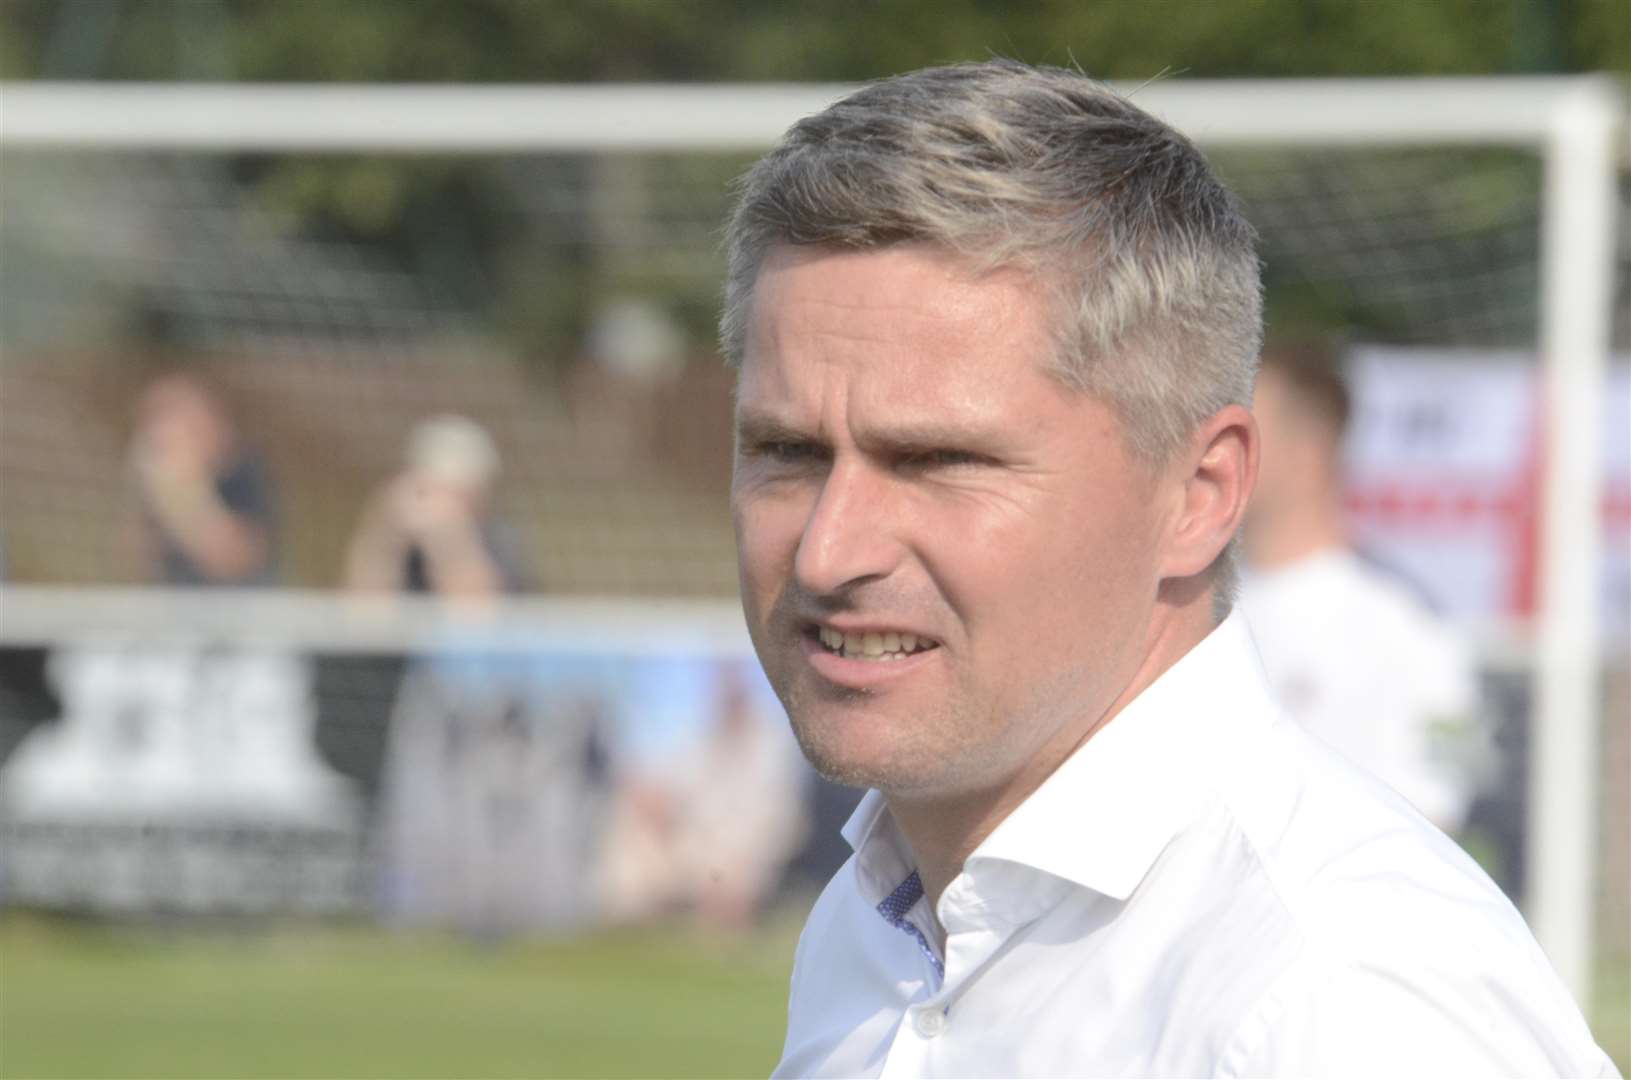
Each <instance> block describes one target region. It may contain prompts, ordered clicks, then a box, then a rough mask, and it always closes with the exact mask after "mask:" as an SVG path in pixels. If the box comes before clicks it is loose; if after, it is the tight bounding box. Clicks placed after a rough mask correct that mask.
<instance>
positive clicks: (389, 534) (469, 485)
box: [345, 415, 522, 601]
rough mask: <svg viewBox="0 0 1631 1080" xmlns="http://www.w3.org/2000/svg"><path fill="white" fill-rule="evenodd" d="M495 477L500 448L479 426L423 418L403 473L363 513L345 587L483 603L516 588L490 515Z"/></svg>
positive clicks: (509, 555)
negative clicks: (481, 601)
mask: <svg viewBox="0 0 1631 1080" xmlns="http://www.w3.org/2000/svg"><path fill="white" fill-rule="evenodd" d="M498 472H499V456H498V449H497V447H495V446H494V444H493V440H492V437H491V436H490V435H488V434H487V432H486V430H485V429H484V428H482V427H481V425H479V424H477V423H476V422H475V421H473V420H469V419H467V418H465V417H462V416H451V415H443V416H435V417H432V418H430V419H428V420H425V421H422V422H421V423H420V424H419V425H418V426H417V427H415V428H414V431H413V434H412V436H411V437H410V439H409V442H408V455H407V466H406V468H405V469H403V471H402V472H400V473H398V474H397V475H396V476H394V477H392V478H391V479H390V480H388V481H387V482H386V483H385V484H384V485H383V486H382V487H381V488H380V489H379V490H378V491H377V492H375V494H374V495H373V496H372V497H371V498H370V499H369V501H368V504H367V506H366V507H365V508H364V510H363V514H362V518H361V520H360V522H359V524H358V526H357V530H356V532H355V533H354V534H353V536H352V539H351V547H350V553H349V555H348V557H347V560H346V573H345V581H346V587H347V588H349V589H350V590H352V591H354V592H407V593H434V594H436V595H438V596H445V597H449V598H452V599H460V600H478V601H479V600H486V599H493V598H496V597H498V596H500V595H501V594H503V593H507V592H516V591H518V590H519V589H520V588H521V586H522V581H521V574H520V572H519V570H518V562H517V560H516V558H515V557H514V554H513V548H512V546H511V545H510V544H509V543H507V541H506V540H505V538H504V536H503V531H502V529H501V527H500V526H499V524H498V523H497V522H496V521H495V520H494V519H493V517H492V513H491V502H492V492H493V483H494V481H495V480H496V479H497V477H498Z"/></svg>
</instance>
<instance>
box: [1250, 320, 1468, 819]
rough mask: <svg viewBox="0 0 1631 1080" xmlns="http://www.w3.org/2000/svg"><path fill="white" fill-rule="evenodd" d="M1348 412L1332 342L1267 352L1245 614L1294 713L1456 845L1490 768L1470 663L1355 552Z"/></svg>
mask: <svg viewBox="0 0 1631 1080" xmlns="http://www.w3.org/2000/svg"><path fill="white" fill-rule="evenodd" d="M1350 410H1351V403H1350V399H1349V392H1348V387H1347V384H1346V382H1345V381H1344V379H1343V377H1342V373H1341V370H1340V367H1339V364H1338V357H1337V354H1336V350H1335V349H1334V348H1333V347H1332V346H1331V345H1330V344H1329V343H1327V342H1324V341H1318V340H1313V339H1310V340H1308V341H1300V342H1292V341H1286V342H1275V343H1271V344H1270V345H1269V346H1268V347H1267V348H1265V350H1264V353H1263V361H1262V368H1261V372H1260V374H1259V375H1258V379H1257V388H1256V394H1255V398H1254V402H1253V412H1254V413H1255V415H1256V417H1257V423H1258V426H1259V428H1260V430H1261V432H1262V438H1263V457H1262V462H1261V465H1260V467H1259V471H1258V478H1257V491H1256V494H1255V495H1254V496H1253V498H1252V502H1251V505H1250V507H1249V508H1248V511H1247V516H1246V531H1245V544H1246V556H1247V562H1248V566H1247V573H1246V575H1245V576H1244V578H1243V581H1242V591H1241V605H1242V607H1243V609H1244V610H1245V613H1246V617H1247V621H1248V623H1249V624H1250V626H1251V629H1252V634H1253V636H1254V637H1255V638H1256V640H1257V645H1258V649H1259V651H1260V652H1261V654H1262V657H1263V664H1264V667H1265V668H1266V669H1267V671H1268V676H1269V682H1270V683H1271V684H1272V686H1273V688H1274V691H1275V694H1276V696H1277V697H1278V698H1279V700H1280V703H1281V704H1282V705H1283V706H1284V707H1285V708H1286V709H1287V711H1289V712H1290V713H1291V714H1292V716H1293V717H1295V718H1296V720H1297V721H1298V722H1299V723H1300V724H1301V725H1302V726H1303V727H1304V728H1306V729H1307V730H1308V731H1310V732H1312V733H1313V734H1315V735H1316V736H1318V737H1319V738H1321V739H1322V740H1324V741H1325V742H1327V743H1329V744H1330V745H1331V746H1333V747H1335V748H1336V749H1337V750H1339V751H1340V752H1341V753H1342V754H1343V755H1344V756H1346V757H1347V758H1348V759H1349V760H1350V761H1352V762H1353V763H1354V764H1356V765H1359V766H1360V767H1361V768H1363V769H1365V770H1367V771H1369V772H1370V773H1372V774H1374V775H1375V776H1376V777H1378V778H1379V779H1381V780H1382V781H1383V782H1385V783H1386V784H1388V785H1389V786H1391V787H1392V788H1394V789H1395V790H1396V791H1398V792H1399V793H1400V794H1402V795H1404V796H1405V797H1406V798H1408V799H1409V800H1410V801H1411V802H1413V803H1415V804H1416V807H1417V808H1418V809H1419V810H1421V811H1422V812H1423V813H1424V814H1426V815H1427V816H1428V817H1429V818H1430V819H1432V821H1433V823H1434V824H1436V825H1438V826H1439V827H1440V828H1441V829H1444V830H1446V831H1447V832H1454V831H1456V830H1457V829H1458V828H1459V827H1460V826H1461V825H1462V823H1463V821H1464V820H1465V815H1466V812H1467V807H1468V805H1469V804H1470V802H1471V801H1472V797H1473V794H1474V788H1475V787H1476V782H1477V780H1478V777H1479V774H1480V772H1481V771H1482V766H1483V759H1484V757H1485V751H1484V747H1483V741H1482V740H1481V738H1480V737H1479V729H1478V726H1477V724H1476V723H1475V719H1476V713H1477V702H1478V693H1477V683H1476V679H1475V675H1474V670H1473V658H1472V653H1471V650H1470V649H1469V648H1468V646H1467V645H1466V643H1465V642H1463V641H1462V640H1461V639H1460V637H1458V636H1457V634H1456V633H1455V631H1454V629H1453V628H1452V627H1451V626H1449V625H1448V624H1446V623H1445V622H1443V621H1442V620H1440V619H1439V618H1438V617H1436V616H1435V615H1434V614H1433V613H1432V612H1431V611H1430V610H1428V608H1427V607H1426V605H1425V604H1424V603H1423V602H1422V601H1421V600H1419V599H1418V598H1417V597H1416V596H1415V595H1414V594H1413V593H1412V592H1411V591H1410V590H1409V589H1408V588H1407V587H1406V586H1405V585H1404V584H1403V583H1402V582H1400V581H1398V580H1396V579H1394V578H1393V577H1391V576H1389V575H1388V574H1386V573H1385V572H1383V571H1382V570H1380V569H1378V568H1377V567H1375V566H1373V565H1371V564H1369V563H1367V562H1366V561H1365V560H1364V559H1363V558H1361V557H1360V555H1359V554H1357V553H1356V552H1355V551H1354V550H1353V548H1352V547H1351V546H1350V545H1349V543H1348V537H1347V531H1346V527H1345V522H1344V513H1343V482H1342V443H1343V436H1344V434H1345V432H1346V430H1347V425H1348V416H1349V412H1350Z"/></svg>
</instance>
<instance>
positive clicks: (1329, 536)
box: [1246, 489, 1348, 570]
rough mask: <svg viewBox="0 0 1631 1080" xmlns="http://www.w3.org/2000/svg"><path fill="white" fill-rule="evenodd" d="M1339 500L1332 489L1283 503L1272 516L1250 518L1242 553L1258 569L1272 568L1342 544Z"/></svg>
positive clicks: (1344, 539) (1344, 534) (1344, 532)
mask: <svg viewBox="0 0 1631 1080" xmlns="http://www.w3.org/2000/svg"><path fill="white" fill-rule="evenodd" d="M1347 543H1348V536H1347V530H1346V529H1345V528H1344V526H1343V514H1342V500H1341V496H1340V495H1339V494H1337V493H1336V491H1335V490H1334V489H1330V490H1327V491H1325V492H1323V493H1321V494H1320V495H1319V496H1317V497H1313V498H1308V499H1296V500H1291V501H1289V502H1287V503H1286V504H1285V505H1284V506H1282V507H1280V508H1279V510H1278V511H1277V512H1276V513H1274V514H1272V515H1265V516H1262V517H1260V518H1259V520H1257V521H1254V522H1253V523H1252V526H1251V527H1250V528H1249V529H1247V530H1246V555H1247V558H1248V560H1249V561H1250V562H1251V564H1252V565H1253V566H1255V567H1257V568H1259V569H1262V570H1274V569H1278V568H1280V567H1283V566H1289V565H1290V564H1292V563H1295V562H1299V561H1301V560H1303V559H1306V558H1308V557H1309V556H1310V555H1317V554H1319V553H1320V552H1322V551H1329V550H1331V549H1333V548H1342V547H1346V546H1347Z"/></svg>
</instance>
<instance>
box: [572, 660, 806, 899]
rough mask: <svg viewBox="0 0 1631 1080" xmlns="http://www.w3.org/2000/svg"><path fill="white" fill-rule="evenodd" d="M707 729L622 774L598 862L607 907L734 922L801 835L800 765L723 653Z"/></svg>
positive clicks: (769, 884)
mask: <svg viewBox="0 0 1631 1080" xmlns="http://www.w3.org/2000/svg"><path fill="white" fill-rule="evenodd" d="M708 709H709V721H708V724H707V729H706V730H705V731H703V732H701V733H700V734H699V735H698V736H697V738H696V739H695V741H694V742H692V743H690V744H688V745H686V746H685V747H684V748H683V749H680V750H678V751H677V752H674V753H671V754H668V755H665V756H664V757H663V759H662V760H661V763H660V766H656V767H647V768H645V769H641V770H637V771H635V773H634V774H633V775H631V776H630V777H629V778H627V779H626V780H625V781H624V782H623V784H622V790H621V792H620V793H619V795H618V797H617V801H616V805H615V807H614V808H613V818H612V828H611V830H610V836H609V838H608V841H607V843H606V845H605V854H604V857H603V861H602V866H601V869H600V875H599V876H600V878H601V882H600V890H601V893H602V895H603V896H604V902H605V908H606V910H607V911H608V913H609V914H610V915H611V916H612V918H614V919H617V920H620V921H627V922H633V921H639V920H645V919H651V918H655V917H659V916H663V915H667V914H670V913H673V912H677V911H685V912H691V913H694V914H695V916H696V917H697V919H698V920H699V921H700V922H702V923H703V924H705V925H708V926H712V927H715V928H719V929H725V930H733V929H741V928H743V927H746V926H749V925H751V924H752V922H753V920H754V919H755V918H757V917H758V915H759V914H760V912H761V911H762V910H763V908H764V906H765V904H766V903H767V901H769V900H770V899H771V895H772V893H773V891H774V890H775V887H776V885H777V882H778V881H779V879H780V878H781V875H782V874H783V872H784V871H785V870H786V868H787V865H788V862H789V860H790V859H791V858H792V856H793V854H794V851H795V850H796V849H797V847H798V845H799V843H800V841H802V840H803V838H804V831H805V829H806V827H807V823H806V820H805V813H804V807H803V804H802V799H801V794H802V793H801V781H802V777H803V769H802V767H801V766H800V764H799V760H798V757H797V752H796V750H794V749H793V746H792V742H791V740H789V739H787V738H786V737H785V735H783V733H781V732H779V731H776V730H774V729H772V728H771V727H770V726H769V724H768V723H766V721H765V718H764V717H763V715H762V711H761V709H760V707H759V706H758V704H757V702H756V701H755V699H754V696H753V693H752V691H751V689H750V687H749V686H748V683H747V680H746V678H745V677H744V673H743V672H741V671H739V670H737V669H736V668H735V667H734V666H733V665H730V664H723V663H722V664H720V665H719V667H718V670H717V673H716V675H715V677H714V687H713V691H712V694H711V701H710V702H709V705H708Z"/></svg>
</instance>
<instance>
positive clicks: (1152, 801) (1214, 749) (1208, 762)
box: [843, 612, 1275, 900]
mask: <svg viewBox="0 0 1631 1080" xmlns="http://www.w3.org/2000/svg"><path fill="white" fill-rule="evenodd" d="M1274 715H1275V710H1274V708H1273V705H1272V699H1271V698H1270V696H1269V691H1268V688H1267V682H1266V679H1265V678H1264V676H1263V671H1262V666H1261V662H1260V661H1259V660H1258V658H1257V652H1256V648H1255V646H1254V645H1253V644H1252V641H1251V635H1250V633H1249V632H1248V630H1247V629H1246V624H1245V620H1244V617H1243V616H1241V615H1240V614H1239V613H1238V612H1236V613H1234V614H1231V615H1230V616H1229V617H1228V618H1227V619H1225V620H1224V622H1223V623H1222V624H1221V625H1219V626H1218V627H1217V628H1216V629H1214V630H1213V631H1212V633H1211V634H1209V635H1207V637H1206V638H1205V639H1204V640H1202V641H1201V642H1200V643H1199V644H1197V645H1196V646H1195V647H1194V648H1193V649H1191V650H1190V651H1189V652H1188V653H1186V654H1184V656H1182V657H1180V658H1179V660H1178V661H1177V663H1175V664H1173V665H1172V667H1170V668H1168V669H1167V670H1166V671H1165V672H1163V673H1162V674H1161V675H1160V676H1159V677H1158V678H1157V679H1156V680H1155V681H1154V682H1153V683H1151V684H1150V685H1149V686H1148V687H1146V688H1145V690H1144V691H1143V693H1141V694H1139V695H1138V697H1136V698H1134V699H1133V700H1132V701H1131V702H1130V703H1128V705H1127V706H1126V708H1124V709H1123V710H1122V711H1121V712H1120V713H1119V714H1117V715H1116V716H1115V717H1113V718H1111V720H1110V721H1109V722H1108V723H1106V724H1105V725H1104V727H1102V728H1100V729H1099V730H1098V731H1097V732H1095V733H1094V735H1093V737H1092V738H1090V739H1089V740H1088V741H1087V742H1086V743H1084V744H1083V745H1082V746H1081V747H1080V748H1079V749H1078V750H1077V751H1076V752H1075V753H1074V754H1072V755H1071V756H1070V757H1069V758H1067V759H1066V760H1065V761H1064V762H1063V763H1062V764H1061V765H1060V766H1059V768H1058V769H1056V770H1054V773H1053V775H1051V776H1049V777H1048V778H1047V779H1046V780H1045V781H1043V782H1042V784H1041V786H1040V787H1038V788H1037V789H1036V790H1035V791H1034V792H1032V793H1031V795H1030V797H1029V798H1027V799H1026V800H1025V801H1024V802H1023V803H1021V804H1020V805H1019V806H1018V807H1017V808H1015V810H1014V811H1013V812H1012V813H1011V814H1009V815H1008V817H1007V818H1005V819H1004V820H1003V821H1002V822H1001V823H1000V824H999V825H998V826H997V827H996V828H995V829H994V830H992V832H991V835H990V836H988V837H986V838H985V841H984V842H983V843H981V844H980V846H979V847H978V848H977V849H975V851H974V853H973V854H972V855H970V856H969V859H968V862H967V864H966V867H967V869H968V870H969V871H971V872H977V871H978V869H979V864H981V863H982V862H986V861H992V862H1002V863H1014V864H1019V865H1021V866H1026V867H1031V868H1033V869H1036V870H1040V871H1042V872H1044V873H1047V874H1051V875H1053V876H1055V877H1059V878H1063V879H1065V880H1067V881H1071V882H1074V883H1076V884H1078V885H1082V886H1085V887H1087V888H1090V889H1093V890H1095V891H1097V892H1100V893H1104V894H1105V895H1107V896H1111V897H1114V898H1115V899H1118V900H1124V899H1126V898H1127V897H1128V896H1129V895H1131V894H1132V891H1133V889H1134V888H1135V887H1137V885H1138V883H1139V882H1140V881H1141V880H1143V877H1144V875H1145V874H1146V873H1147V872H1148V871H1149V869H1150V867H1151V865H1153V864H1154V862H1155V859H1156V857H1157V856H1158V855H1160V853H1161V851H1162V849H1163V848H1165V847H1166V845H1167V843H1168V841H1170V840H1171V839H1172V837H1173V836H1174V835H1175V834H1176V833H1177V831H1178V830H1179V829H1180V828H1181V827H1182V826H1183V825H1184V824H1185V823H1186V822H1187V821H1188V820H1189V819H1190V817H1191V816H1192V814H1193V813H1194V810H1195V808H1196V806H1197V805H1198V804H1199V803H1200V802H1201V801H1203V800H1204V799H1206V798H1208V797H1209V795H1210V794H1211V792H1212V791H1213V790H1214V789H1215V787H1216V785H1217V778H1218V777H1219V775H1220V774H1221V773H1223V772H1225V771H1226V770H1227V769H1228V767H1229V762H1230V761H1231V760H1233V759H1234V758H1236V756H1237V755H1239V754H1240V753H1242V752H1243V750H1244V748H1245V746H1246V744H1248V743H1249V742H1250V741H1251V739H1252V736H1253V735H1254V734H1255V733H1257V732H1260V731H1263V730H1266V729H1267V727H1268V725H1269V723H1270V720H1271V718H1272V717H1273V716H1274ZM843 835H844V839H846V840H847V841H849V843H850V846H851V847H852V848H854V849H855V851H856V853H857V861H858V865H859V867H860V869H861V872H862V878H863V881H864V882H865V883H866V885H867V886H868V887H869V891H877V892H879V895H880V896H882V895H888V892H889V890H890V889H892V888H894V887H895V886H896V885H898V884H900V881H901V880H902V879H903V878H904V877H905V875H906V874H908V873H910V872H911V869H912V865H913V864H912V861H911V856H910V852H909V849H908V848H907V845H906V844H905V841H904V837H902V836H900V834H899V829H898V827H896V826H895V823H894V818H893V816H892V815H890V814H889V812H888V804H887V802H886V801H885V800H884V797H883V795H882V794H880V793H879V792H877V791H869V792H868V793H867V794H866V796H865V797H864V798H863V799H862V800H861V802H860V805H858V806H857V807H856V808H855V812H854V813H853V814H852V815H850V819H849V822H848V824H846V825H845V826H844V832H843Z"/></svg>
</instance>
